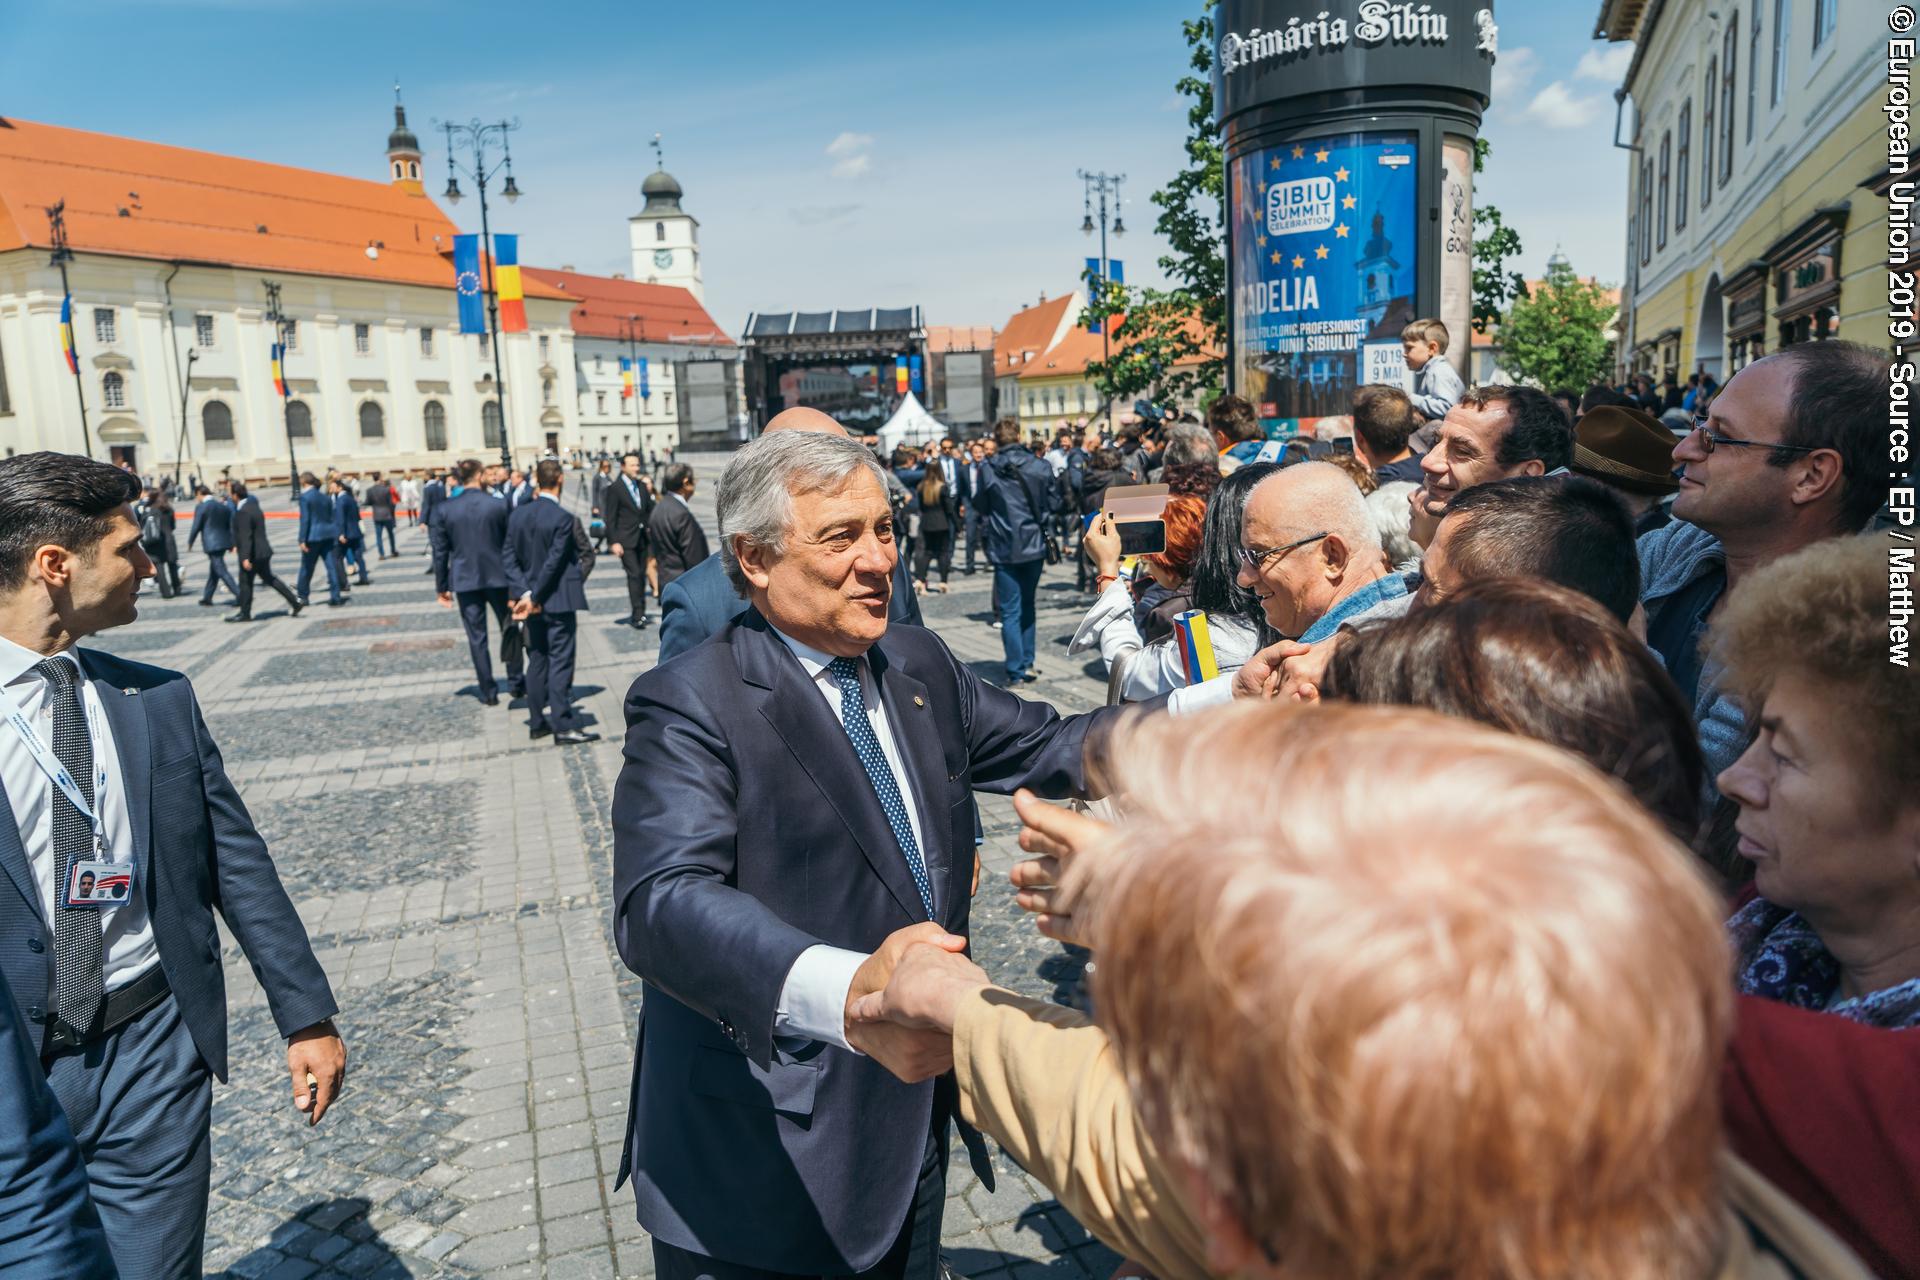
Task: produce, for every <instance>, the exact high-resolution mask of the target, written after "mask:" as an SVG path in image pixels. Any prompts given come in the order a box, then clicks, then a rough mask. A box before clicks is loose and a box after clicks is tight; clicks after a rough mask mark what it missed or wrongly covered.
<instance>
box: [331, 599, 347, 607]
mask: <svg viewBox="0 0 1920 1280" xmlns="http://www.w3.org/2000/svg"><path fill="white" fill-rule="evenodd" d="M345 603H346V598H345V597H342V598H341V599H338V600H329V601H327V608H329V609H338V608H339V607H340V606H341V605H343V604H345Z"/></svg>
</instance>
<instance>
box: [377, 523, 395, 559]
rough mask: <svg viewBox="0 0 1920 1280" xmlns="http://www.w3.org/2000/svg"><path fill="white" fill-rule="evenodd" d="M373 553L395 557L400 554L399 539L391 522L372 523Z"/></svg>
mask: <svg viewBox="0 0 1920 1280" xmlns="http://www.w3.org/2000/svg"><path fill="white" fill-rule="evenodd" d="M373 551H374V554H375V555H381V556H388V555H392V556H397V555H399V554H400V539H399V536H398V532H397V530H396V529H395V528H394V523H393V521H391V520H375V521H374V522H373Z"/></svg>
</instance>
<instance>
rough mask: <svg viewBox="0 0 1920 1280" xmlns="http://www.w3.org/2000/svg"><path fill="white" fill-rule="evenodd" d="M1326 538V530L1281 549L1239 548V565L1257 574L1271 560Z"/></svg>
mask: <svg viewBox="0 0 1920 1280" xmlns="http://www.w3.org/2000/svg"><path fill="white" fill-rule="evenodd" d="M1326 536H1327V530H1325V529H1322V530H1321V531H1320V532H1319V533H1312V534H1308V535H1307V536H1306V537H1304V538H1301V539H1300V540H1299V541H1298V542H1289V543H1287V544H1286V545H1285V546H1283V547H1241V548H1239V552H1240V563H1241V564H1244V565H1246V566H1247V568H1249V569H1251V570H1253V571H1254V572H1255V573H1259V572H1260V571H1261V570H1262V569H1264V568H1265V567H1266V564H1267V561H1269V560H1271V559H1273V558H1274V557H1275V556H1283V555H1285V554H1287V552H1289V551H1292V550H1293V549H1294V548H1295V547H1304V546H1306V545H1307V544H1308V543H1309V542H1318V541H1320V539H1322V538H1324V537H1326Z"/></svg>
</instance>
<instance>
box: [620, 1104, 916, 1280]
mask: <svg viewBox="0 0 1920 1280" xmlns="http://www.w3.org/2000/svg"><path fill="white" fill-rule="evenodd" d="M946 1127H947V1122H946V1120H945V1118H944V1117H943V1118H942V1119H940V1120H939V1121H938V1122H937V1124H936V1125H935V1127H934V1129H933V1130H932V1131H931V1132H929V1133H928V1134H927V1150H926V1154H925V1155H924V1156H923V1157H922V1158H921V1161H920V1173H919V1176H918V1180H917V1182H916V1183H915V1185H914V1189H913V1202H912V1204H910V1205H909V1206H908V1208H907V1220H906V1221H905V1222H903V1223H901V1224H900V1235H899V1237H898V1238H897V1239H896V1240H895V1241H894V1242H893V1247H892V1248H890V1249H888V1250H887V1252H886V1255H885V1256H884V1257H882V1258H881V1259H880V1261H879V1262H877V1263H875V1264H874V1265H873V1266H871V1267H869V1268H867V1269H866V1270H865V1271H860V1272H854V1273H850V1274H852V1275H854V1276H856V1277H857V1280H940V1222H941V1219H942V1218H943V1217H944V1216H945V1214H946V1209H947V1143H946V1137H945V1130H946ZM653 1272H654V1275H655V1276H657V1277H658V1278H659V1280H786V1277H788V1276H790V1275H791V1274H793V1273H791V1272H786V1271H763V1270H761V1269H760V1268H759V1267H748V1266H742V1265H741V1264H739V1263H737V1262H723V1261H721V1260H720V1259H718V1258H709V1257H705V1256H704V1255H702V1254H698V1253H693V1252H691V1251H690V1250H687V1249H682V1248H680V1247H678V1246H677V1245H671V1244H667V1243H666V1242H665V1241H662V1240H659V1239H655V1240H654V1242H653Z"/></svg>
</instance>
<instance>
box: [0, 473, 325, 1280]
mask: <svg viewBox="0 0 1920 1280" xmlns="http://www.w3.org/2000/svg"><path fill="white" fill-rule="evenodd" d="M137 492H138V489H137V485H136V482H135V481H134V480H133V479H132V478H131V477H129V476H128V475H126V473H124V472H122V471H120V470H119V469H117V468H115V467H113V466H110V465H108V464H106V463H103V462H94V461H91V460H89V459H86V458H76V457H71V456H68V455H65V454H53V453H31V454H25V455H23V456H20V457H15V458H8V459H6V460H5V461H0V691H3V692H4V695H5V698H6V700H7V702H8V703H9V704H10V706H9V711H10V712H11V713H12V715H13V716H14V720H13V721H11V722H10V723H8V724H6V725H3V726H0V782H4V784H5V799H6V810H7V811H6V813H5V815H4V817H0V972H4V973H5V975H6V983H7V986H8V987H9V988H10V989H11V990H12V998H13V1000H14V1003H15V1010H16V1012H17V1013H18V1014H20V1015H22V1016H24V1018H25V1020H26V1022H27V1024H28V1025H29V1026H31V1027H34V1028H36V1029H37V1031H38V1034H39V1045H38V1049H39V1053H40V1058H41V1061H42V1063H43V1064H44V1065H45V1067H46V1072H47V1081H48V1084H49V1085H50V1087H51V1088H52V1090H53V1093H54V1095H55V1096H56V1097H57V1098H58V1099H59V1100H60V1105H61V1109H62V1110H63V1111H64V1112H65V1113H66V1116H67V1120H68V1122H69V1123H70V1124H71V1126H72V1128H73V1132H74V1137H75V1138H76V1140H77V1141H78V1143H79V1146H80V1152H81V1155H82V1157H83V1158H84V1159H85V1160H86V1162H87V1173H88V1178H89V1181H90V1183H91V1185H92V1194H93V1199H94V1203H95V1205H96V1206H97V1207H98V1209H99V1212H100V1217H101V1220H102V1221H103V1222H104V1224H105V1226H106V1232H107V1240H108V1245H109V1247H110V1248H111V1249H112V1250H113V1254H114V1262H115V1264H116V1265H117V1266H118V1268H119V1270H120V1272H121V1274H122V1275H126V1276H181V1275H198V1274H199V1271H200V1255H201V1245H202V1242H203V1239H204V1236H205V1233H206V1217H207V1188H208V1171H209V1166H210V1154H211V1139H210V1135H209V1131H208V1121H209V1117H210V1114H211V1112H210V1106H211V1095H212V1089H211V1083H212V1078H213V1077H214V1076H219V1077H220V1078H222V1079H225V1078H226V1074H227V1006H226V988H225V982H224V977H223V973H222V969H221V961H220V948H219V943H218V938H219V934H218V932H217V931H216V928H215V923H214V912H215V911H216V909H217V910H218V911H219V913H220V916H221V918H222V919H223V920H224V921H225V923H226V925H227V928H228V930H229V931H230V932H231V933H232V934H233V937H234V938H235V939H236V940H237V941H238V942H239V944H240V947H241V949H242V950H243V951H244V952H245V953H246V956H247V959H248V960H249V961H250V962H251V963H252V965H253V971H254V974H255V976H256V977H257V978H258V979H259V981H260V985H261V986H262V988H263V989H264V990H265V992H266V997H267V1005H268V1007H269V1008H270V1009H271V1011H272V1013H273V1018H274V1022H275V1024H276V1025H277V1026H278V1028H279V1031H280V1034H281V1035H282V1036H284V1037H286V1038H287V1040H288V1042H289V1044H288V1050H287V1068H288V1071H289V1074H290V1076H291V1079H292V1083H293V1093H294V1105H295V1107H296V1108H297V1109H298V1110H299V1111H301V1112H302V1113H303V1114H305V1115H306V1117H307V1118H308V1119H309V1121H312V1120H317V1119H318V1118H319V1116H320V1115H321V1114H322V1113H324V1112H325V1110H326V1109H327V1107H328V1106H329V1105H330V1104H331V1102H332V1100H333V1097H334V1095H335V1094H336V1093H337V1091H338V1089H339V1087H340V1084H341V1081H342V1080H343V1079H344V1078H345V1073H346V1050H345V1048H344V1046H343V1045H342V1044H341V1042H340V1038H339V1036H338V1034H337V1033H336V1032H335V1031H334V1029H333V1023H332V1018H333V1015H334V1012H335V1009H336V1006H335V1004H334V999H333V992H332V990H331V989H330V988H329V987H328V985H327V978H326V974H325V973H324V972H322V971H321V968H320V965H319V963H318V961H316V960H315V959H314V955H313V949H312V947H311V946H310V945H309V944H308V942H307V934H306V930H305V928H304V926H302V924H301V922H300V917H299V916H298V915H297V914H296V913H295V912H294V909H293V904H292V902H290V901H289V900H288V898H287V894H286V890H285V889H283V888H282V887H281V884H280V877H279V875H278V873H277V872H276V871H275V869H274V865H273V859H272V858H271V857H270V856H269V855H268V853H267V847H266V845H265V843H264V842H262V841H261V839H260V835H259V833H258V832H257V831H255V830H254V826H253V821H252V819H251V818H249V817H248V816H247V809H246V806H245V805H244V804H243V803H242V802H241V800H240V795H239V793H238V792H237V791H235V790H234V787H233V784H232V782H230V781H229V780H228V778H227V774H226V770H225V767H224V765H223V764H222V763H221V758H220V749H219V748H218V747H217V746H216V745H214V741H213V737H212V735H211V734H210V733H209V732H208V730H207V725H206V721H205V719H204V718H203V717H202V716H201V713H200V706H199V703H198V701H197V700H196V699H195V697H194V693H193V686H192V685H191V684H189V683H188V681H187V679H186V677H185V676H182V675H181V674H180V673H178V672H175V671H165V670H162V669H160V668H159V667H151V666H147V665H145V664H143V663H138V662H130V661H128V660H126V659H124V658H117V657H113V656H111V655H109V654H107V653H104V652H101V651H98V650H94V649H83V648H78V647H76V646H77V645H78V644H79V642H80V641H82V640H84V639H86V638H87V637H88V636H90V635H94V634H97V633H98V632H101V631H104V630H106V629H107V628H109V627H117V626H122V625H124V624H126V623H129V622H131V621H133V620H134V617H135V615H136V613H137V607H136V604H137V597H138V595H139V590H140V581H141V579H143V578H148V577H152V576H153V563H152V561H150V560H149V559H148V558H147V555H146V553H145V552H144V551H143V550H142V549H141V547H140V541H139V527H138V525H137V524H136V523H135V521H134V519H133V512H132V509H131V507H130V506H129V505H128V504H129V502H130V501H131V500H132V499H133V497H135V496H136V494H137ZM89 861H91V862H95V863H100V862H105V863H110V864H112V865H113V867H114V868H115V869H116V870H118V871H124V872H126V873H127V874H129V875H130V876H131V882H130V889H131V892H130V894H129V896H128V898H127V899H126V900H125V901H116V902H114V903H112V904H110V905H104V906H87V905H83V904H80V903H77V902H72V901H70V900H69V898H68V897H67V895H66V893H65V892H64V889H65V886H66V885H68V884H70V883H73V882H74V881H75V880H76V879H77V878H78V877H79V876H80V875H81V874H84V871H85V870H86V868H84V867H83V866H82V865H81V864H83V863H85V862H89ZM309 1077H312V1079H313V1081H314V1082H315V1083H316V1084H317V1094H316V1095H314V1097H313V1100H311V1101H310V1098H309V1093H308V1078H309Z"/></svg>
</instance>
